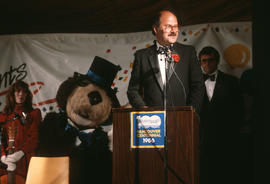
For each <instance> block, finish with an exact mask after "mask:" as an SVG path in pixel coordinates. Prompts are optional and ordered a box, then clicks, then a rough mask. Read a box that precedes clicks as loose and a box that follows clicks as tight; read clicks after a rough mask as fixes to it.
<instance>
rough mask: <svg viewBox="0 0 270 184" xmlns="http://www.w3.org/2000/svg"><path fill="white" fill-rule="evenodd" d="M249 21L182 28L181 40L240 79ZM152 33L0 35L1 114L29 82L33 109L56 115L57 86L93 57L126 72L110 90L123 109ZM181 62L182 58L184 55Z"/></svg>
mask: <svg viewBox="0 0 270 184" xmlns="http://www.w3.org/2000/svg"><path fill="white" fill-rule="evenodd" d="M251 35H252V27H251V22H234V23H211V24H200V25H192V26H184V27H182V28H181V30H180V32H179V39H178V41H179V42H180V43H183V44H190V45H193V46H195V48H196V50H197V52H199V51H200V50H201V49H202V48H203V47H204V46H208V45H210V46H213V47H215V48H216V49H217V50H218V51H219V52H220V55H221V62H220V66H219V68H220V69H221V70H222V71H224V72H226V73H229V74H232V75H235V76H237V77H240V76H241V74H242V72H243V71H244V70H246V69H248V68H251V67H252V37H251ZM154 39H155V37H154V36H153V35H152V33H151V31H146V32H138V33H125V34H30V35H26V34H22V35H1V36H0V110H2V109H3V107H4V105H5V94H6V93H7V90H8V88H9V86H10V85H11V84H12V83H14V81H15V80H20V79H22V80H24V81H25V82H27V83H28V84H29V86H30V88H31V90H32V92H33V95H34V98H33V103H34V104H33V105H34V106H35V107H38V108H40V109H41V111H42V113H43V115H44V114H45V113H47V112H50V111H57V108H58V107H57V104H56V101H55V96H56V92H57V89H58V86H59V85H60V84H61V82H63V81H64V80H65V79H67V78H68V77H71V76H73V73H74V72H79V73H83V74H85V73H86V72H87V71H88V69H89V67H90V66H91V63H92V60H93V58H94V57H95V56H100V57H103V58H105V59H107V60H109V61H111V62H113V63H115V64H119V65H120V66H121V68H122V70H121V71H119V72H118V75H117V77H116V78H115V80H114V83H113V85H112V88H117V90H118V93H117V96H118V98H119V101H120V103H121V105H125V104H127V103H128V99H127V96H126V91H127V86H128V82H129V77H130V72H131V70H132V64H133V60H134V56H133V54H134V52H135V51H137V50H138V49H142V48H146V47H149V46H150V45H151V44H153V40H154ZM180 58H181V56H180Z"/></svg>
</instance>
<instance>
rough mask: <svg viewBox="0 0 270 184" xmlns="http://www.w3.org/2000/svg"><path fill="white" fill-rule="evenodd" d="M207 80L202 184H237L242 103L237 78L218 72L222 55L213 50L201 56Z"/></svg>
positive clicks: (200, 54) (206, 51)
mask: <svg viewBox="0 0 270 184" xmlns="http://www.w3.org/2000/svg"><path fill="white" fill-rule="evenodd" d="M199 59H200V63H201V69H202V72H203V75H204V80H205V82H204V83H205V94H204V101H203V105H202V109H201V112H200V118H201V122H200V126H201V150H200V151H201V160H200V161H201V184H212V183H215V184H216V183H219V184H222V183H231V184H232V183H238V181H237V176H238V173H237V168H238V166H237V164H238V163H237V162H238V161H237V157H238V151H237V148H238V146H237V143H238V141H239V140H238V138H239V137H238V136H239V135H240V126H241V123H242V122H243V119H242V118H243V101H242V97H241V91H240V86H239V81H238V79H237V78H236V77H234V76H231V75H228V74H225V73H223V72H221V71H220V70H218V64H219V61H220V55H219V52H218V51H217V50H216V49H215V48H213V47H210V46H207V47H204V48H203V49H202V50H201V51H200V52H199Z"/></svg>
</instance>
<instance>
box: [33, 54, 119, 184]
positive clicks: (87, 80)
mask: <svg viewBox="0 0 270 184" xmlns="http://www.w3.org/2000/svg"><path fill="white" fill-rule="evenodd" d="M119 70H121V68H120V66H119V65H114V64H113V63H111V62H109V61H107V60H105V59H103V58H101V57H98V56H96V57H95V58H94V60H93V62H92V65H91V67H90V69H89V70H88V73H87V74H80V73H77V72H74V76H73V77H69V78H68V79H67V80H65V81H64V82H62V83H61V84H60V87H59V89H58V91H57V94H56V101H57V103H58V105H59V107H60V110H59V112H50V113H47V114H46V116H45V117H44V120H43V122H42V125H41V127H40V138H39V146H38V149H37V156H39V157H61V156H68V157H69V158H70V159H69V183H70V184H88V183H99V184H110V183H112V147H111V146H110V145H111V144H112V142H111V136H112V117H111V116H112V113H111V109H112V108H115V107H120V104H119V101H118V99H117V97H116V91H115V90H113V89H112V88H111V86H112V83H113V80H114V78H115V77H116V74H117V72H118V71H119Z"/></svg>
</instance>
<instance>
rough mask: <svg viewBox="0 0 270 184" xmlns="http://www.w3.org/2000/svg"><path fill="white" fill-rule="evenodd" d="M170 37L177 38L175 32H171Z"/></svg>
mask: <svg viewBox="0 0 270 184" xmlns="http://www.w3.org/2000/svg"><path fill="white" fill-rule="evenodd" d="M168 36H176V33H175V32H171V33H170V34H169V35H168Z"/></svg>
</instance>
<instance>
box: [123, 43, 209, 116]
mask: <svg viewBox="0 0 270 184" xmlns="http://www.w3.org/2000/svg"><path fill="white" fill-rule="evenodd" d="M173 51H174V52H176V53H177V54H178V55H179V56H180V60H179V62H174V64H173V70H171V71H170V73H169V75H168V83H167V84H166V93H165V92H164V85H163V82H162V78H161V72H160V67H159V63H158V57H157V48H156V45H152V46H151V47H149V48H146V49H141V50H139V51H137V52H136V53H135V60H134V65H133V70H132V72H131V78H130V82H129V86H128V91H127V95H128V99H129V102H130V104H131V105H132V106H133V107H143V106H163V105H164V94H166V96H167V98H166V102H167V105H169V106H184V105H192V106H193V107H194V108H195V110H196V111H197V112H198V111H199V110H200V106H201V103H202V100H203V94H204V84H203V77H202V72H201V68H200V64H199V62H198V60H197V56H196V52H195V49H194V47H192V46H188V45H183V44H179V43H175V44H174V46H173Z"/></svg>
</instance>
